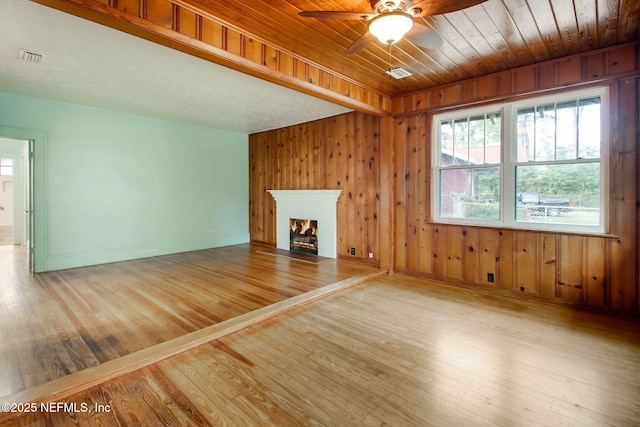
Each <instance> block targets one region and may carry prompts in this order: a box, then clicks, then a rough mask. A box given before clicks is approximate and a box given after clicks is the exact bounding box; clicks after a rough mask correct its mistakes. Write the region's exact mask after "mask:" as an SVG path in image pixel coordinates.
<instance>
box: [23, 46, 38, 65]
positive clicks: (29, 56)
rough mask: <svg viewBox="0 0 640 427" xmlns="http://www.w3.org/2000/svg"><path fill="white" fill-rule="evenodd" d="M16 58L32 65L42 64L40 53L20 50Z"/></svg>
mask: <svg viewBox="0 0 640 427" xmlns="http://www.w3.org/2000/svg"><path fill="white" fill-rule="evenodd" d="M18 58H19V59H21V60H23V61H27V62H31V63H33V64H39V63H41V62H42V54H41V53H36V52H33V51H30V50H26V49H20V52H19V54H18Z"/></svg>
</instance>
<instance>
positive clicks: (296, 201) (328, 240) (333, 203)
mask: <svg viewBox="0 0 640 427" xmlns="http://www.w3.org/2000/svg"><path fill="white" fill-rule="evenodd" d="M267 191H268V192H269V193H271V195H272V196H273V198H274V199H275V201H276V246H277V247H278V248H279V249H285V250H289V237H290V236H289V219H291V218H298V219H313V220H317V221H318V230H319V231H318V255H320V256H323V257H327V258H336V257H337V241H338V240H337V235H338V227H337V225H338V224H337V217H338V206H337V203H338V198H339V197H340V193H342V190H267Z"/></svg>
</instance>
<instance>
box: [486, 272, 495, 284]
mask: <svg viewBox="0 0 640 427" xmlns="http://www.w3.org/2000/svg"><path fill="white" fill-rule="evenodd" d="M494 281H495V277H494V276H493V273H487V282H489V283H493V282H494Z"/></svg>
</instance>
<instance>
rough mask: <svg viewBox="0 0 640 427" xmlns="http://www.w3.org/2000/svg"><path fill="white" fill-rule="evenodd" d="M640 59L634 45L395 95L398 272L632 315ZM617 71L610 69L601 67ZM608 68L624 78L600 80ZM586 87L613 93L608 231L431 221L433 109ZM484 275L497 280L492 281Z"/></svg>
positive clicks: (635, 274) (634, 307) (635, 303)
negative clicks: (542, 229)
mask: <svg viewBox="0 0 640 427" xmlns="http://www.w3.org/2000/svg"><path fill="white" fill-rule="evenodd" d="M639 63H640V59H639V55H638V44H634V45H628V46H623V47H620V48H618V49H609V50H607V51H602V52H594V53H591V54H587V55H582V56H580V57H573V58H569V59H564V60H560V61H554V62H550V63H544V64H538V65H536V66H534V67H526V68H523V69H517V70H512V71H510V72H508V73H502V74H501V75H496V76H489V77H486V78H481V79H474V80H473V81H466V82H462V83H460V84H458V85H453V86H447V87H445V88H438V89H433V90H428V91H424V92H421V93H414V94H410V95H406V96H403V97H400V98H398V99H394V106H395V107H394V109H395V110H396V111H399V112H401V111H402V112H412V113H413V115H409V114H406V115H404V114H397V115H396V116H395V118H394V123H393V128H392V134H393V147H394V168H395V181H394V200H395V203H394V209H395V212H394V220H395V228H394V233H393V236H394V248H395V252H394V266H395V269H396V270H397V271H404V272H409V273H415V274H419V275H424V276H427V277H431V278H435V279H438V280H443V281H447V282H451V283H456V284H462V285H464V286H478V287H483V288H485V289H494V290H495V291H497V292H509V293H516V294H522V295H523V296H525V297H531V296H535V297H537V298H542V299H550V300H555V301H561V302H567V303H570V304H577V305H586V306H596V307H602V308H607V309H614V310H619V311H626V312H630V311H638V310H639V308H638V294H639V285H638V282H639V280H638V264H640V262H639V260H640V258H639V257H640V255H639V253H638V247H639V246H640V242H639V240H638V239H639V237H638V208H637V206H636V203H637V200H640V193H639V191H640V188H639V183H638V180H639V173H638V170H639V166H638V165H639V160H638V152H639V139H638V135H639V132H640V126H639V123H640V109H639V108H638V105H639V102H640V83H639V73H638V70H639V69H640V67H639ZM571 64H574V65H571ZM613 69H615V70H616V72H615V73H613V71H610V72H609V71H607V70H613ZM545 70H546V71H545ZM596 70H597V71H596ZM612 74H617V75H619V76H620V77H615V78H609V79H606V80H603V79H602V76H603V75H612ZM507 78H508V83H507V84H505V85H502V84H501V83H500V82H501V81H502V82H504V81H505V79H507ZM585 84H600V85H606V86H608V87H609V90H610V105H609V135H608V136H609V144H610V145H609V156H610V170H609V189H610V193H609V205H610V211H609V228H610V233H611V234H610V235H607V236H592V235H587V234H584V235H582V234H575V233H574V234H568V233H567V234H562V233H550V232H536V231H522V230H512V229H500V228H484V227H471V226H458V225H443V224H437V223H433V222H432V218H431V201H430V198H431V194H430V173H431V171H430V164H431V141H430V139H431V129H430V126H431V122H432V118H433V114H435V113H437V112H440V111H443V109H445V108H448V109H450V108H458V107H460V108H462V107H466V106H469V105H472V104H475V103H480V102H485V101H487V100H497V99H501V98H504V97H509V96H510V93H509V90H511V91H512V95H520V96H533V95H536V94H540V93H543V92H544V93H547V92H548V91H549V90H566V89H567V88H570V89H574V88H575V87H576V86H578V85H585ZM470 88H472V89H470ZM525 93H526V94H525ZM418 111H421V113H420V114H415V112H418ZM489 273H492V274H493V275H494V278H495V281H494V282H489V281H488V274H489Z"/></svg>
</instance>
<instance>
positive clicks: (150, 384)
mask: <svg viewBox="0 0 640 427" xmlns="http://www.w3.org/2000/svg"><path fill="white" fill-rule="evenodd" d="M336 288H337V286H336ZM311 293H312V295H313V294H314V293H315V294H319V293H320V290H319V289H317V290H314V291H311ZM301 298H302V295H298V296H296V297H293V298H292V299H293V300H294V303H295V301H296V300H297V299H301ZM160 301H161V300H160V299H158V302H160ZM286 303H287V302H286V301H284V300H283V301H280V302H278V303H275V304H274V305H275V307H272V306H270V307H265V308H262V309H259V310H258V311H257V314H255V312H254V313H246V314H245V315H244V316H245V317H246V316H255V318H254V319H252V321H251V322H247V321H245V319H242V318H240V319H239V320H238V319H230V320H226V321H224V322H223V323H226V324H227V325H228V326H229V329H228V330H226V331H219V332H215V331H214V330H213V329H210V330H209V331H207V332H206V333H205V332H202V335H201V336H199V337H198V340H196V341H193V342H192V343H191V344H190V345H192V346H193V345H197V346H196V347H191V348H190V349H188V348H186V347H185V348H183V349H179V347H180V346H181V345H183V343H181V342H180V341H176V342H174V343H168V342H166V343H163V344H161V346H167V347H171V349H168V350H167V353H166V355H168V354H171V352H172V351H176V349H177V348H178V352H179V354H178V353H176V355H174V356H172V357H168V358H164V359H162V360H155V361H154V362H150V361H147V362H150V363H148V364H146V365H145V364H141V365H139V367H140V369H137V370H135V371H131V370H129V371H128V372H126V373H125V372H124V371H123V372H121V373H119V374H117V375H115V376H110V375H105V376H103V378H102V379H100V380H98V381H97V382H96V383H95V384H93V383H91V381H88V382H86V383H84V387H85V388H84V389H83V388H82V386H81V385H78V387H79V388H78V389H73V388H70V389H69V390H68V393H67V394H64V393H63V394H60V395H55V394H53V395H52V397H50V399H49V400H53V401H62V402H65V403H67V404H69V403H76V404H77V405H81V404H83V403H85V404H89V405H92V406H93V405H95V404H96V403H98V404H101V405H112V406H111V408H112V409H111V411H110V412H92V413H70V412H69V411H62V412H46V411H45V412H39V413H37V414H25V415H24V416H21V417H17V418H11V419H10V418H9V417H5V418H4V420H5V422H6V423H10V424H11V425H17V426H21V425H68V424H72V423H73V424H75V425H81V426H82V425H129V424H137V425H138V424H139V425H168V426H173V425H278V426H300V425H305V426H306V425H310V426H313V425H317V426H326V425H331V426H380V425H403V426H404V425H411V426H414V425H474V426H475V425H483V426H492V425H496V426H525V425H526V426H529V425H539V426H576V425H580V426H583V425H584V426H603V425H616V426H637V425H640V387H638V384H640V321H638V319H629V318H624V317H613V316H606V315H603V314H596V313H589V312H583V311H577V310H572V309H569V308H566V307H558V306H553V305H546V304H540V303H535V302H528V301H523V300H519V299H511V298H507V297H502V296H497V295H493V294H489V293H484V292H482V291H475V290H469V289H462V288H458V287H451V286H446V285H441V284H436V283H432V282H428V281H424V280H420V279H417V278H414V277H409V276H404V275H400V274H394V275H391V276H379V277H377V278H376V279H373V280H371V281H368V282H367V283H366V284H363V285H362V286H357V287H356V286H346V290H341V291H339V292H338V291H336V292H332V293H331V294H330V296H326V295H324V296H323V298H322V299H319V298H315V299H313V301H305V302H304V304H302V303H301V304H299V305H295V307H294V308H290V307H289V308H287V309H286V310H285V309H284V308H283V306H284V305H285V304H286ZM175 310H176V312H177V310H178V309H175ZM256 319H258V320H260V321H259V322H258V321H256ZM217 327H219V326H217V325H212V326H209V327H208V328H217ZM205 329H206V328H205ZM212 331H213V333H212ZM200 333H201V331H195V332H193V333H192V334H200ZM180 339H183V338H180ZM181 350H184V351H182V352H180V351H181ZM143 354H144V350H142V351H140V352H138V353H137V354H132V355H130V357H132V358H133V357H136V358H141V357H142V356H141V355H143ZM123 359H126V357H125V358H120V359H118V360H115V361H110V362H106V363H103V364H101V365H100V366H98V367H96V368H91V369H97V370H101V369H106V368H108V365H109V364H113V365H115V364H118V363H123V362H122V360H123ZM138 362H140V360H138ZM91 369H87V370H84V371H81V372H78V373H77V374H73V375H70V376H69V377H68V378H70V377H73V376H74V375H76V376H80V375H86V376H90V375H92V374H93V373H92V372H91ZM64 380H65V379H61V380H59V381H64ZM58 385H63V384H62V382H60V383H58ZM43 390H44V389H43ZM49 391H52V390H49ZM13 398H20V399H24V400H25V401H36V400H33V396H30V395H29V393H28V392H27V391H25V392H24V393H23V394H16V395H14V396H13ZM46 400H47V399H45V401H46ZM5 401H6V399H5ZM2 419H3V418H2V417H1V416H0V420H2ZM0 424H2V421H0Z"/></svg>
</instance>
